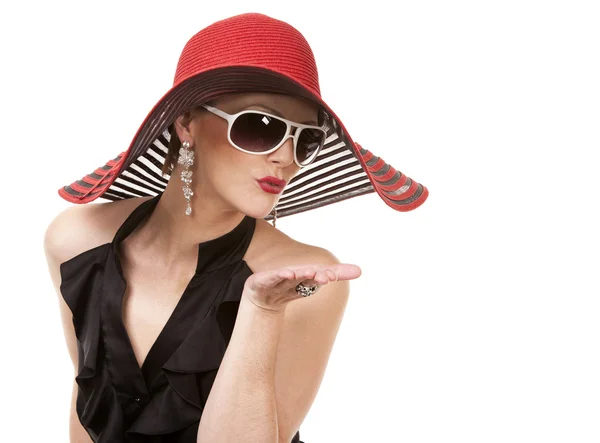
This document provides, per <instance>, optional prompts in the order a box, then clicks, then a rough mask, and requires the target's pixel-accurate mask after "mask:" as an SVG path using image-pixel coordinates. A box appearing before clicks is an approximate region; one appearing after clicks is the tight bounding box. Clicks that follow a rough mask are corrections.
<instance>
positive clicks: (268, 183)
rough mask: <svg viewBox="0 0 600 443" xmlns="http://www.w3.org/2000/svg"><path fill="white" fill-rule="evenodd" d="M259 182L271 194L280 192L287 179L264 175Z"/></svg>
mask: <svg viewBox="0 0 600 443" xmlns="http://www.w3.org/2000/svg"><path fill="white" fill-rule="evenodd" d="M257 182H258V185H259V186H260V187H261V189H262V190H263V191H265V192H268V193H269V194H279V193H281V191H283V187H284V186H285V180H281V179H279V178H277V177H263V178H261V179H260V180H257Z"/></svg>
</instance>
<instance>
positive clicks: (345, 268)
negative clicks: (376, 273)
mask: <svg viewBox="0 0 600 443" xmlns="http://www.w3.org/2000/svg"><path fill="white" fill-rule="evenodd" d="M327 268H328V269H331V270H332V271H333V272H335V274H336V275H337V281H340V280H353V279H355V278H358V277H360V276H361V274H362V270H361V269H360V268H359V267H358V266H356V265H351V264H347V263H338V264H335V265H330V266H327Z"/></svg>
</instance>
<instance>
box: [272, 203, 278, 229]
mask: <svg viewBox="0 0 600 443" xmlns="http://www.w3.org/2000/svg"><path fill="white" fill-rule="evenodd" d="M271 215H272V216H273V227H275V223H277V208H273V210H272V211H271Z"/></svg>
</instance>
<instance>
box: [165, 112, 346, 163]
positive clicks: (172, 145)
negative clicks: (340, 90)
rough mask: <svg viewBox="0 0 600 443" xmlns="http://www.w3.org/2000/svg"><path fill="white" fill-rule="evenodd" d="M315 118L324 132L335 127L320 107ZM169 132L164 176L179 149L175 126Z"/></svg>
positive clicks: (170, 127)
mask: <svg viewBox="0 0 600 443" xmlns="http://www.w3.org/2000/svg"><path fill="white" fill-rule="evenodd" d="M207 104H210V105H211V106H214V104H213V103H211V102H207ZM203 110H204V109H203V108H201V107H197V108H195V109H194V110H192V111H191V113H190V114H195V113H196V112H195V111H203ZM318 111H319V112H318V117H317V125H318V126H322V127H324V129H325V130H326V131H329V130H330V129H331V128H332V127H336V126H337V125H336V123H335V120H334V119H332V118H331V117H330V116H329V115H328V114H327V113H326V112H324V111H323V109H322V108H321V107H319V110H318ZM169 132H170V133H171V139H170V140H169V146H168V149H167V156H166V157H165V163H164V165H163V167H162V168H161V172H162V173H163V175H164V174H169V175H171V173H172V172H173V169H175V165H176V164H177V159H178V157H179V149H180V148H181V140H179V137H178V136H177V131H175V125H174V124H171V125H170V126H169Z"/></svg>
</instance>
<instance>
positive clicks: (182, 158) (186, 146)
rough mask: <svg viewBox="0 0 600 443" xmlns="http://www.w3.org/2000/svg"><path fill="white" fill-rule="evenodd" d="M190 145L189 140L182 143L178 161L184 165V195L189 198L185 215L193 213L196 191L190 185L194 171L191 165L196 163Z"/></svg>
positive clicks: (182, 172) (182, 173)
mask: <svg viewBox="0 0 600 443" xmlns="http://www.w3.org/2000/svg"><path fill="white" fill-rule="evenodd" d="M190 146H191V145H190V142H189V141H187V140H185V141H184V142H183V143H181V148H179V158H178V159H177V163H179V164H180V165H183V167H184V169H183V171H181V181H182V182H183V196H184V197H185V199H186V200H187V208H186V209H185V215H191V214H192V204H191V199H192V195H194V191H192V188H191V187H190V185H191V184H192V171H190V166H192V165H193V164H194V151H192V150H191V149H190Z"/></svg>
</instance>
